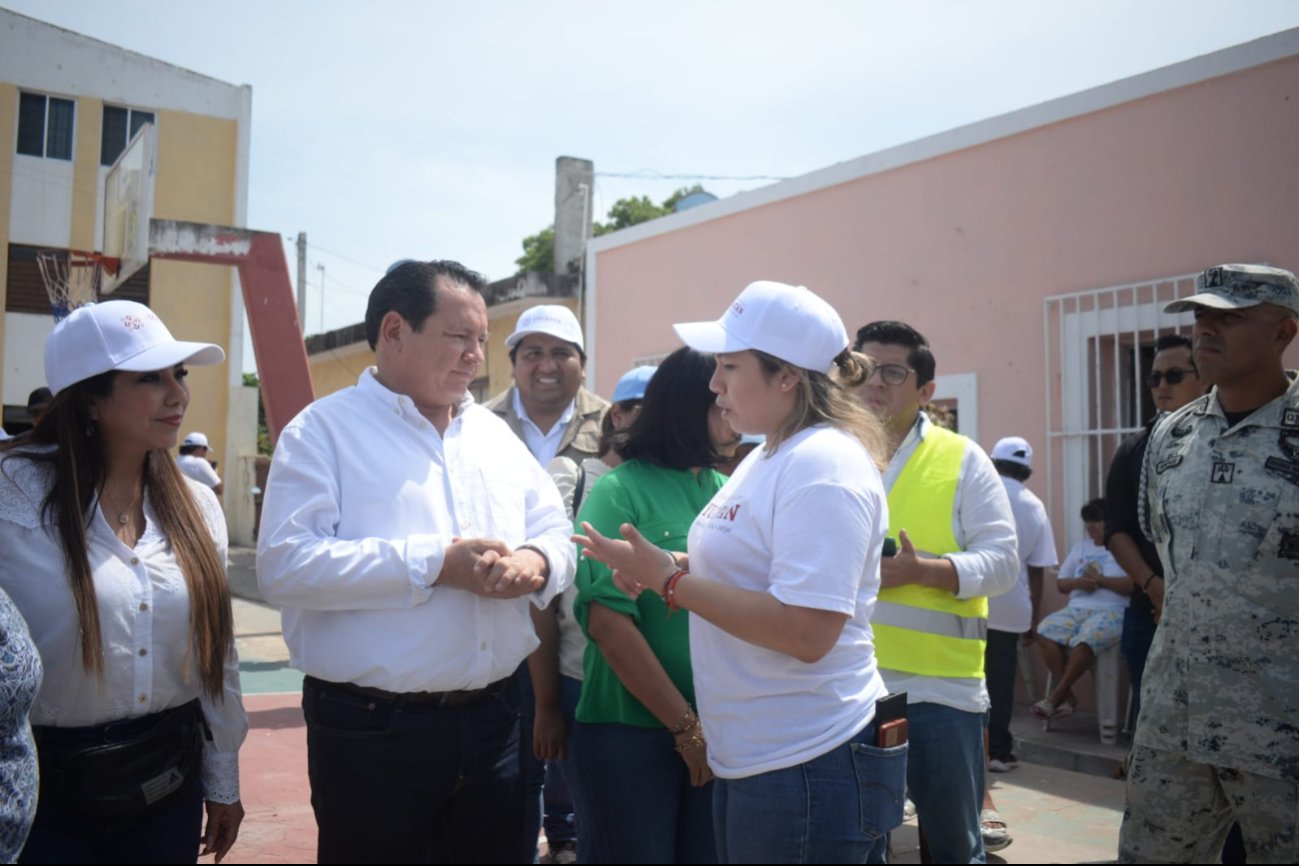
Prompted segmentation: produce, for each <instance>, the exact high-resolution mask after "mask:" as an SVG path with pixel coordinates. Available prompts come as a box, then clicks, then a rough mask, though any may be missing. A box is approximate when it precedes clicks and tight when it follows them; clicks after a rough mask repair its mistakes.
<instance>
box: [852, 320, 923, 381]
mask: <svg viewBox="0 0 1299 866" xmlns="http://www.w3.org/2000/svg"><path fill="white" fill-rule="evenodd" d="M867 343H881V344H883V345H885V346H905V347H906V348H907V349H909V350H910V351H909V352H908V353H907V366H908V367H910V368H911V369H913V370H915V371H916V387H917V388H919V387H921V386H922V385H927V384H928V383H930V382H932V381H933V380H934V370H935V369H937V366H938V365H937V364H936V363H935V362H934V353H933V352H931V351H930V350H929V341H928V340H926V339H925V337H924V335H923V334H921V333H920V332H919V331H917V330H916V329H915V328H913V327H911V326H910V325H908V324H907V323H906V322H892V321H885V322H871V323H870V324H869V325H862V326H861V327H860V328H858V329H857V341H856V342H855V343H853V345H852V347H853V351H856V352H860V351H861V350H862V346H864V345H866V344H867Z"/></svg>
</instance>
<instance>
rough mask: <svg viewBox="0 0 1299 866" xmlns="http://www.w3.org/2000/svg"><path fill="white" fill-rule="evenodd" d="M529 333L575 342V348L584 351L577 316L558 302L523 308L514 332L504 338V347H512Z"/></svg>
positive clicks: (580, 327) (584, 346) (584, 347)
mask: <svg viewBox="0 0 1299 866" xmlns="http://www.w3.org/2000/svg"><path fill="white" fill-rule="evenodd" d="M529 334H549V335H550V336H552V337H558V338H559V339H561V340H563V341H564V342H566V343H575V344H577V348H579V349H581V350H582V351H583V352H585V351H586V345H585V344H584V343H583V342H582V326H581V325H579V324H578V323H577V316H574V315H573V311H572V310H570V309H569V308H568V307H565V306H562V305H560V304H542V305H541V306H539V307H532V308H530V309H528V310H525V311H524V312H523V315H522V316H519V323H518V324H517V325H515V327H514V333H513V334H510V336H509V337H508V338H506V340H505V346H506V348H508V349H513V348H514V347H515V346H517V345H518V344H519V341H520V340H522V339H523V338H524V337H526V336H528V335H529Z"/></svg>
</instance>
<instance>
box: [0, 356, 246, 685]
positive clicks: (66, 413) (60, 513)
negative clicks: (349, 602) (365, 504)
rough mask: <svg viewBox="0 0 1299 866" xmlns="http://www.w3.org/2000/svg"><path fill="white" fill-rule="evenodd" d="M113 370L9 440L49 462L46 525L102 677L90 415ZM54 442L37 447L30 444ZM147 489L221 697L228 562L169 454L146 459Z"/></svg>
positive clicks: (90, 664)
mask: <svg viewBox="0 0 1299 866" xmlns="http://www.w3.org/2000/svg"><path fill="white" fill-rule="evenodd" d="M117 375H118V374H117V373H116V372H115V371H109V372H107V373H101V374H100V375H98V376H92V377H91V378H89V379H86V380H84V381H81V382H78V383H76V384H75V385H71V386H69V387H68V388H66V389H64V390H63V391H60V392H59V393H58V395H57V396H55V398H54V399H53V401H51V402H50V404H49V405H48V406H46V407H45V410H44V411H43V412H42V413H41V415H40V417H39V418H37V419H36V426H35V427H34V428H32V429H31V430H30V431H28V432H26V433H23V434H22V435H20V436H17V437H15V438H14V439H11V440H9V441H7V442H4V443H3V444H0V452H4V453H5V455H6V458H9V459H12V458H18V457H20V458H23V459H26V460H30V461H32V462H34V463H43V464H46V465H47V466H49V467H50V470H51V474H52V482H51V484H50V490H49V493H48V494H46V496H45V500H44V502H42V503H41V514H42V517H43V519H44V521H45V523H46V524H47V525H49V526H53V527H56V528H57V529H58V533H59V538H60V541H61V542H62V546H63V553H64V559H65V561H66V564H67V578H68V585H69V588H70V589H71V590H72V598H73V601H74V602H75V603H76V607H77V623H78V625H79V627H80V628H79V630H80V637H81V663H82V665H83V666H84V667H85V669H86V671H87V672H89V673H91V674H94V675H95V677H96V678H97V679H99V680H100V681H102V680H103V677H104V648H103V636H102V633H101V631H100V624H99V605H98V603H97V600H96V597H95V583H94V577H93V574H92V571H91V568H90V557H89V542H88V540H87V536H86V526H87V523H86V515H87V514H88V513H91V508H92V506H93V507H98V504H99V500H98V491H99V488H100V486H101V485H102V484H103V483H104V476H105V474H106V472H107V468H108V467H107V458H106V456H105V452H104V443H103V440H102V437H100V436H99V435H98V433H97V431H96V429H95V427H94V424H93V421H92V419H91V417H90V404H91V402H92V401H93V400H94V399H95V398H103V397H107V396H108V395H109V394H111V393H112V391H113V379H114V377H115V376H117ZM50 445H53V446H55V447H54V448H53V449H48V448H40V449H32V448H28V447H25V446H50ZM143 482H144V490H145V491H146V492H147V493H148V496H149V499H150V501H151V502H152V503H153V507H154V508H153V510H154V513H155V514H156V515H157V518H158V522H159V523H160V524H161V525H162V529H163V532H164V533H165V534H166V536H167V539H168V541H170V542H171V547H172V550H173V551H175V553H176V560H177V562H178V563H179V565H180V569H181V571H182V572H183V573H184V575H185V584H186V587H187V588H188V590H189V620H190V639H189V642H188V644H187V646H186V650H185V653H186V660H187V662H188V658H189V654H190V652H191V651H192V650H197V657H198V668H199V675H200V679H201V681H202V684H203V688H204V690H206V691H207V692H208V694H209V695H211V696H212V697H213V698H216V699H220V698H221V697H222V695H223V687H224V682H225V661H226V657H227V656H228V655H229V654H230V647H231V645H232V644H233V643H234V615H233V612H232V610H231V606H230V585H229V582H228V581H227V580H226V573H225V565H224V563H222V562H221V559H220V556H219V555H218V553H217V549H216V543H215V542H214V541H213V540H212V535H211V533H210V532H209V531H208V527H207V523H206V522H204V520H203V515H202V513H201V512H200V511H199V506H198V503H197V502H195V501H194V497H193V495H192V494H191V493H190V491H189V486H188V484H187V483H186V481H185V477H184V476H183V475H182V474H181V473H180V470H179V469H178V468H177V467H176V461H174V460H172V459H171V455H170V454H168V453H167V452H166V451H163V450H161V449H155V450H152V451H150V452H149V453H148V454H146V455H145V458H144V478H143Z"/></svg>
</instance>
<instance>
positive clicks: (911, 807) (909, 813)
mask: <svg viewBox="0 0 1299 866" xmlns="http://www.w3.org/2000/svg"><path fill="white" fill-rule="evenodd" d="M914 817H916V804H915V803H912V802H911V798H910V797H907V802H906V804H905V805H904V806H903V807H902V820H903V821H910V820H911V819H912V818H914Z"/></svg>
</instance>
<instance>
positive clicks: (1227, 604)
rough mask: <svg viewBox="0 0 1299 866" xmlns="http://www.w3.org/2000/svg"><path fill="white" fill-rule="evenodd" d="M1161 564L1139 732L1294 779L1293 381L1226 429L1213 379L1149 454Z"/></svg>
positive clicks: (1148, 517) (1160, 430) (1154, 743)
mask: <svg viewBox="0 0 1299 866" xmlns="http://www.w3.org/2000/svg"><path fill="white" fill-rule="evenodd" d="M1142 483H1143V487H1144V495H1143V497H1142V505H1143V506H1144V508H1143V512H1144V513H1143V515H1142V524H1143V528H1144V529H1146V531H1147V533H1148V535H1149V536H1150V539H1151V540H1152V541H1153V542H1154V543H1155V546H1156V548H1158V550H1159V558H1160V560H1161V562H1162V563H1163V566H1164V575H1165V580H1166V584H1165V598H1164V613H1163V618H1162V620H1161V621H1160V624H1159V628H1158V630H1157V631H1156V632H1155V640H1154V645H1153V647H1152V648H1151V652H1150V658H1149V660H1148V662H1147V664H1146V672H1145V680H1144V687H1143V691H1142V694H1141V717H1140V719H1139V721H1138V723H1137V731H1136V737H1135V740H1136V742H1137V743H1138V744H1140V745H1143V746H1148V747H1150V748H1155V749H1163V750H1167V751H1174V752H1181V753H1184V754H1185V755H1186V757H1187V758H1188V759H1189V760H1192V761H1196V762H1199V763H1204V764H1210V765H1213V766H1219V767H1228V768H1232V769H1236V770H1241V771H1245V772H1249V773H1257V774H1259V775H1263V776H1268V777H1272V778H1280V779H1290V780H1299V381H1295V382H1292V384H1291V385H1290V388H1289V389H1288V390H1287V391H1286V393H1285V394H1283V395H1282V396H1280V397H1278V398H1277V399H1275V400H1273V401H1272V402H1270V403H1268V404H1267V405H1265V406H1262V407H1261V408H1259V409H1258V410H1256V411H1255V412H1253V413H1252V414H1251V415H1250V416H1249V417H1247V418H1245V419H1244V420H1242V421H1241V422H1240V423H1238V424H1237V425H1236V426H1235V427H1233V428H1231V429H1230V430H1228V429H1227V419H1226V416H1225V415H1224V414H1223V412H1222V409H1221V406H1220V405H1219V402H1218V392H1217V389H1216V388H1215V389H1214V390H1213V391H1211V392H1210V393H1209V394H1208V395H1206V396H1205V397H1202V398H1200V399H1199V400H1195V401H1193V402H1192V403H1190V404H1189V405H1187V406H1185V407H1183V408H1182V409H1181V410H1179V411H1177V412H1175V413H1173V414H1171V415H1169V416H1168V417H1167V418H1165V419H1164V420H1163V421H1161V422H1160V424H1159V425H1158V426H1157V427H1156V428H1155V429H1154V431H1153V432H1152V433H1151V435H1150V443H1149V446H1148V448H1147V450H1146V458H1145V466H1144V470H1143V478H1142Z"/></svg>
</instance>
